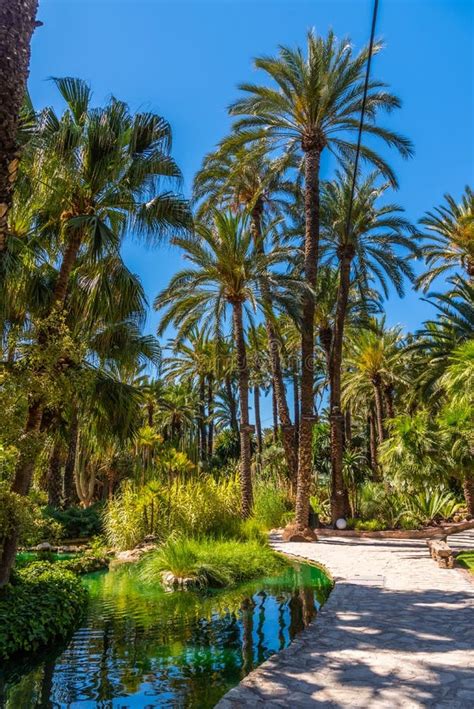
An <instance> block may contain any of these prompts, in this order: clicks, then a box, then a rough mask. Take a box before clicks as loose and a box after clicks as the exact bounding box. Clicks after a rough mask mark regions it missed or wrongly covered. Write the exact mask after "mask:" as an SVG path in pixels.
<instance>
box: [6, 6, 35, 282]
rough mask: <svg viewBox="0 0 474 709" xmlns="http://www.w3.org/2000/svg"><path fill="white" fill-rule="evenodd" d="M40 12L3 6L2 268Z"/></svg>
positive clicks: (27, 8) (32, 7) (31, 7)
mask: <svg viewBox="0 0 474 709" xmlns="http://www.w3.org/2000/svg"><path fill="white" fill-rule="evenodd" d="M37 9H38V0H8V2H2V4H1V5H0V47H1V48H2V51H1V55H0V259H2V263H0V266H3V254H4V251H5V247H6V237H7V233H8V211H9V209H10V207H11V203H12V197H13V187H14V185H15V181H16V176H17V172H18V163H19V158H20V153H19V144H18V128H19V118H20V111H21V107H22V104H23V100H24V96H25V92H26V82H27V79H28V74H29V68H30V67H29V65H30V42H31V37H32V35H33V32H34V30H35V27H36V26H37V24H38V23H37V22H36V12H37ZM3 276H4V274H3V268H2V271H0V277H1V278H2V279H3Z"/></svg>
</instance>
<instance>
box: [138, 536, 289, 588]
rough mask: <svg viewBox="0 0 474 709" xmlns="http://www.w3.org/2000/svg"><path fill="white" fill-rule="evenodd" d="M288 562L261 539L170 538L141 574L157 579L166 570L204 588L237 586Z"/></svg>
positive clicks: (147, 559) (143, 565)
mask: <svg viewBox="0 0 474 709" xmlns="http://www.w3.org/2000/svg"><path fill="white" fill-rule="evenodd" d="M285 566H286V562H285V561H284V559H283V558H282V557H280V556H278V554H275V552H273V551H272V550H271V549H270V548H269V547H268V546H266V545H263V544H262V543H261V542H260V541H258V540H248V541H239V540H237V539H210V538H202V539H187V538H182V537H178V538H170V539H168V540H167V541H166V542H164V544H162V546H161V547H160V548H159V549H158V550H157V551H156V552H152V553H150V554H149V555H148V556H147V557H145V558H144V559H143V561H142V562H141V578H142V579H143V580H144V581H147V582H151V583H156V582H157V581H159V580H160V579H161V577H162V575H163V573H171V574H173V576H175V577H176V578H179V579H189V580H192V581H193V582H194V585H196V586H199V587H201V588H204V587H208V586H210V587H213V588H223V587H227V586H234V585H236V584H239V583H242V582H244V581H250V580H251V579H254V578H257V577H259V576H266V575H271V574H273V573H275V572H277V571H279V570H281V569H282V568H284V567H285Z"/></svg>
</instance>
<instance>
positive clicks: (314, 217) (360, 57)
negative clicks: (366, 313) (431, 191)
mask: <svg viewBox="0 0 474 709" xmlns="http://www.w3.org/2000/svg"><path fill="white" fill-rule="evenodd" d="M380 48H381V47H380V45H378V44H377V45H375V48H374V51H375V52H378V51H379V50H380ZM369 51H370V50H369V49H368V48H364V49H363V50H362V51H361V52H359V54H357V55H355V56H354V53H353V50H352V46H351V44H350V43H349V42H348V41H347V40H344V41H341V42H338V41H337V40H336V38H335V36H334V34H333V33H332V32H330V33H329V34H328V36H327V38H326V39H324V38H322V37H317V36H316V35H315V34H314V33H313V32H310V33H309V34H308V38H307V52H306V56H305V55H304V53H303V51H302V50H301V49H299V48H298V49H295V50H292V49H289V48H287V47H280V50H279V55H278V56H277V57H261V58H258V59H256V60H255V66H256V67H257V68H258V69H262V70H263V71H264V72H265V73H266V75H267V76H268V77H269V78H270V79H271V80H272V81H273V82H274V84H276V88H273V87H271V88H270V87H268V86H266V85H264V86H259V85H255V84H242V85H241V86H240V88H241V90H243V91H245V92H246V93H247V94H248V96H247V97H244V98H242V99H240V100H238V101H236V102H235V103H234V104H232V106H231V107H230V112H231V114H233V115H244V116H245V117H244V118H242V119H240V120H239V121H238V122H237V123H236V125H235V129H236V131H237V134H238V135H237V137H238V138H239V139H240V140H241V141H242V142H252V141H256V140H261V139H262V138H265V140H266V141H267V144H268V146H269V149H272V150H275V149H278V148H279V147H281V146H283V147H284V150H285V152H286V153H293V154H298V153H300V152H302V155H303V171H304V195H305V200H304V201H305V236H304V273H305V278H306V281H307V284H308V286H309V287H310V289H312V290H313V291H314V289H315V288H316V280H317V270H318V260H319V226H320V205H319V170H320V163H321V155H322V154H323V152H324V150H325V149H326V148H328V149H329V150H331V151H332V152H334V153H336V155H337V156H339V157H343V158H344V159H346V160H347V159H348V158H349V157H352V156H354V155H355V152H356V149H357V148H356V145H355V144H354V143H352V142H350V141H349V140H348V137H347V136H348V133H349V134H350V133H355V132H357V131H358V128H359V114H360V112H361V108H362V101H363V95H364V80H363V79H364V70H365V67H366V62H367V59H368V56H369ZM399 105H400V102H399V100H398V99H397V98H396V97H395V96H393V95H392V94H391V93H389V92H388V91H386V90H385V85H384V84H382V83H381V82H379V81H375V80H370V81H369V82H368V92H367V99H366V117H367V122H366V124H365V126H364V130H365V132H366V133H370V134H372V135H374V136H376V137H379V138H381V139H382V140H383V141H385V142H386V143H387V144H388V145H390V146H395V147H396V148H397V149H398V150H399V151H400V152H401V154H402V155H403V156H409V155H410V154H411V145H410V143H409V142H408V141H407V140H406V139H405V138H403V137H401V136H399V135H397V134H395V133H393V132H392V131H390V130H387V129H383V128H381V127H379V126H377V125H375V118H376V116H377V114H378V112H379V110H391V109H393V108H397V107H398V106H399ZM360 153H361V155H362V157H363V158H364V159H366V160H367V161H369V162H371V163H373V164H375V166H376V167H377V168H378V169H379V170H380V171H381V173H382V174H383V175H385V176H386V177H387V178H388V179H389V180H390V181H391V182H392V183H393V184H396V179H395V176H394V174H393V172H392V171H391V169H390V168H389V166H388V165H387V164H386V162H385V161H384V160H383V159H382V158H381V157H380V156H379V155H377V154H376V153H375V152H374V151H373V150H372V149H369V148H368V147H367V146H365V145H362V146H361V149H360ZM313 348H314V295H313V293H311V291H308V293H307V294H306V296H305V298H304V303H303V312H302V328H301V361H302V376H301V421H300V436H299V460H298V495H297V504H296V526H297V527H298V528H299V529H304V528H306V527H307V523H308V513H309V492H310V484H311V476H312V450H311V448H312V428H313V420H314V415H313V378H314V366H313Z"/></svg>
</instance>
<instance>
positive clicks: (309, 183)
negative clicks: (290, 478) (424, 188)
mask: <svg viewBox="0 0 474 709" xmlns="http://www.w3.org/2000/svg"><path fill="white" fill-rule="evenodd" d="M303 149H305V146H303ZM320 154H321V149H320V147H318V146H315V145H310V146H308V148H307V149H306V150H305V240H304V273H305V279H306V282H307V284H308V286H310V288H312V289H313V290H314V289H315V288H316V279H317V272H318V271H317V268H318V252H319V163H320ZM314 307H315V303H314V296H313V294H312V293H306V294H305V296H304V300H303V313H302V322H301V420H300V434H299V451H298V484H297V494H296V517H295V522H296V527H297V529H299V530H303V529H305V528H306V527H307V526H308V517H309V495H310V490H311V478H312V472H313V452H312V438H313V421H314V413H313V411H314Z"/></svg>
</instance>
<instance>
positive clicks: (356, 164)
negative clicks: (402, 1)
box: [346, 0, 379, 237]
mask: <svg viewBox="0 0 474 709" xmlns="http://www.w3.org/2000/svg"><path fill="white" fill-rule="evenodd" d="M378 9H379V0H374V10H373V13H372V28H371V31H370V42H369V56H368V59H367V70H366V72H365V83H364V95H363V97H362V108H361V112H360V121H359V135H358V137H357V148H356V155H355V160H354V174H353V176H352V187H351V197H350V201H349V211H348V213H347V224H346V236H347V237H348V236H349V228H350V226H351V219H352V206H353V203H354V192H355V186H356V180H357V170H358V167H359V154H360V145H361V142H362V131H363V130H364V116H365V105H366V103H367V92H368V90H369V76H370V65H371V62H372V52H373V48H374V37H375V25H376V22H377V12H378Z"/></svg>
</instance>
